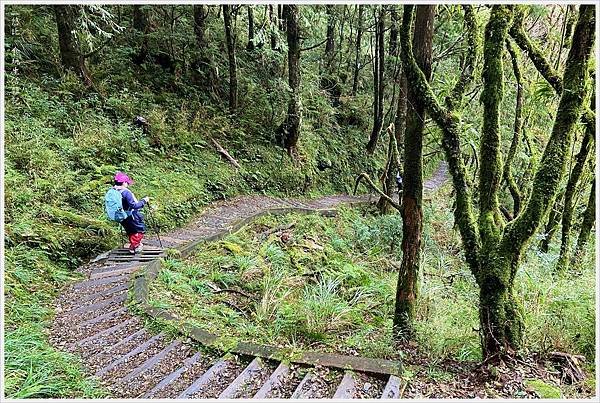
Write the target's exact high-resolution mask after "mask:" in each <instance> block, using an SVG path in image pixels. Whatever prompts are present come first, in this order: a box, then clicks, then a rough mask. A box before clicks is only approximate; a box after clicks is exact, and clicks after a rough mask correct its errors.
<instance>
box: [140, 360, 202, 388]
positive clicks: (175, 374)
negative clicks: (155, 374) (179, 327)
mask: <svg viewBox="0 0 600 403" xmlns="http://www.w3.org/2000/svg"><path fill="white" fill-rule="evenodd" d="M201 357H202V354H201V353H200V351H198V352H197V353H196V354H194V355H193V356H191V357H190V358H188V359H187V360H185V361H184V362H183V365H182V366H181V367H179V368H178V369H176V370H175V371H173V372H171V373H170V374H169V375H167V376H166V377H164V378H163V379H162V380H161V381H160V382H159V383H158V384H157V385H156V386H155V387H153V388H152V389H150V390H149V391H148V392H146V393H145V394H144V395H143V396H142V397H141V398H142V399H148V398H151V397H152V396H154V394H155V393H156V392H158V391H160V390H162V389H164V388H166V387H167V386H169V385H170V384H171V383H172V382H173V381H175V380H176V379H177V378H179V377H180V376H181V374H183V373H184V372H185V371H186V370H187V369H188V368H190V367H191V366H192V365H194V364H195V363H196V362H197V361H198V360H199V359H200V358H201Z"/></svg>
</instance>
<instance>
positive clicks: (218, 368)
mask: <svg viewBox="0 0 600 403" xmlns="http://www.w3.org/2000/svg"><path fill="white" fill-rule="evenodd" d="M227 364H228V363H227V360H225V359H224V358H221V359H220V360H219V361H218V362H217V363H216V364H214V365H213V366H212V367H210V368H209V369H208V370H207V371H206V372H205V373H204V374H203V375H202V376H200V378H198V379H196V380H195V381H194V382H193V383H192V384H191V385H190V386H188V388H187V389H186V390H184V391H183V392H181V394H180V395H179V396H177V399H189V398H190V397H191V396H192V395H193V394H195V393H196V392H198V391H199V390H201V389H202V388H203V387H204V386H206V385H208V384H209V383H210V382H211V381H212V380H213V379H214V378H216V377H218V376H220V372H222V371H223V370H224V369H225V368H227Z"/></svg>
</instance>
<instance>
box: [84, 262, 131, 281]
mask: <svg viewBox="0 0 600 403" xmlns="http://www.w3.org/2000/svg"><path fill="white" fill-rule="evenodd" d="M140 267H142V266H141V265H134V266H130V267H124V268H122V269H115V270H107V271H101V272H96V273H91V274H90V280H96V279H99V278H106V277H114V276H120V275H122V274H131V273H133V272H135V271H137V270H139V269H140Z"/></svg>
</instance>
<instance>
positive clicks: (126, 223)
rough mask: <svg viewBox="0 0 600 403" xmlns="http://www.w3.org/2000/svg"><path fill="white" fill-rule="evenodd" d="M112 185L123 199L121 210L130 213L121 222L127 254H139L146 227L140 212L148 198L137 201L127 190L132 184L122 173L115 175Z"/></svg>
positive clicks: (142, 245)
mask: <svg viewBox="0 0 600 403" xmlns="http://www.w3.org/2000/svg"><path fill="white" fill-rule="evenodd" d="M114 183H115V185H114V188H115V189H116V190H118V191H119V192H120V193H121V196H122V197H123V210H125V211H130V212H131V215H129V217H127V218H126V219H125V220H123V221H122V222H121V225H123V228H124V229H125V232H126V233H127V237H128V238H129V253H131V254H135V253H136V252H141V251H142V250H143V247H144V244H142V240H143V239H144V233H145V232H146V226H145V225H144V216H143V215H142V213H141V212H140V210H141V209H142V208H144V206H145V205H146V204H148V202H149V201H150V198H149V197H148V196H146V197H144V198H143V199H142V200H139V201H138V199H136V197H135V195H134V194H133V192H131V190H129V189H128V188H129V185H132V184H133V183H134V182H133V181H132V180H131V178H129V176H127V174H125V173H124V172H117V173H116V175H115V182H114Z"/></svg>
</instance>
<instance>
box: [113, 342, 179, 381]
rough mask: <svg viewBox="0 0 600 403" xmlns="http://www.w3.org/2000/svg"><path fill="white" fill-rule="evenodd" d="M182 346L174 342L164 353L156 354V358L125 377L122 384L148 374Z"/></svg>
mask: <svg viewBox="0 0 600 403" xmlns="http://www.w3.org/2000/svg"><path fill="white" fill-rule="evenodd" d="M180 344H181V342H180V341H179V340H174V341H173V342H172V343H171V344H169V345H168V346H167V347H165V348H164V349H163V350H162V351H160V352H158V353H157V354H155V355H154V356H152V357H150V358H148V359H147V360H146V361H144V362H143V363H142V364H140V365H139V366H138V367H137V368H135V369H134V370H132V371H131V372H130V373H128V374H127V375H125V376H124V377H123V379H122V380H121V382H125V381H128V380H130V379H133V378H135V377H136V376H138V375H140V374H142V373H144V372H146V371H147V370H149V369H150V368H152V367H153V366H155V365H156V364H158V363H159V362H160V361H161V360H163V359H164V358H165V357H166V356H167V354H169V353H170V352H171V351H173V349H175V348H177V347H179V345H180Z"/></svg>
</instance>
